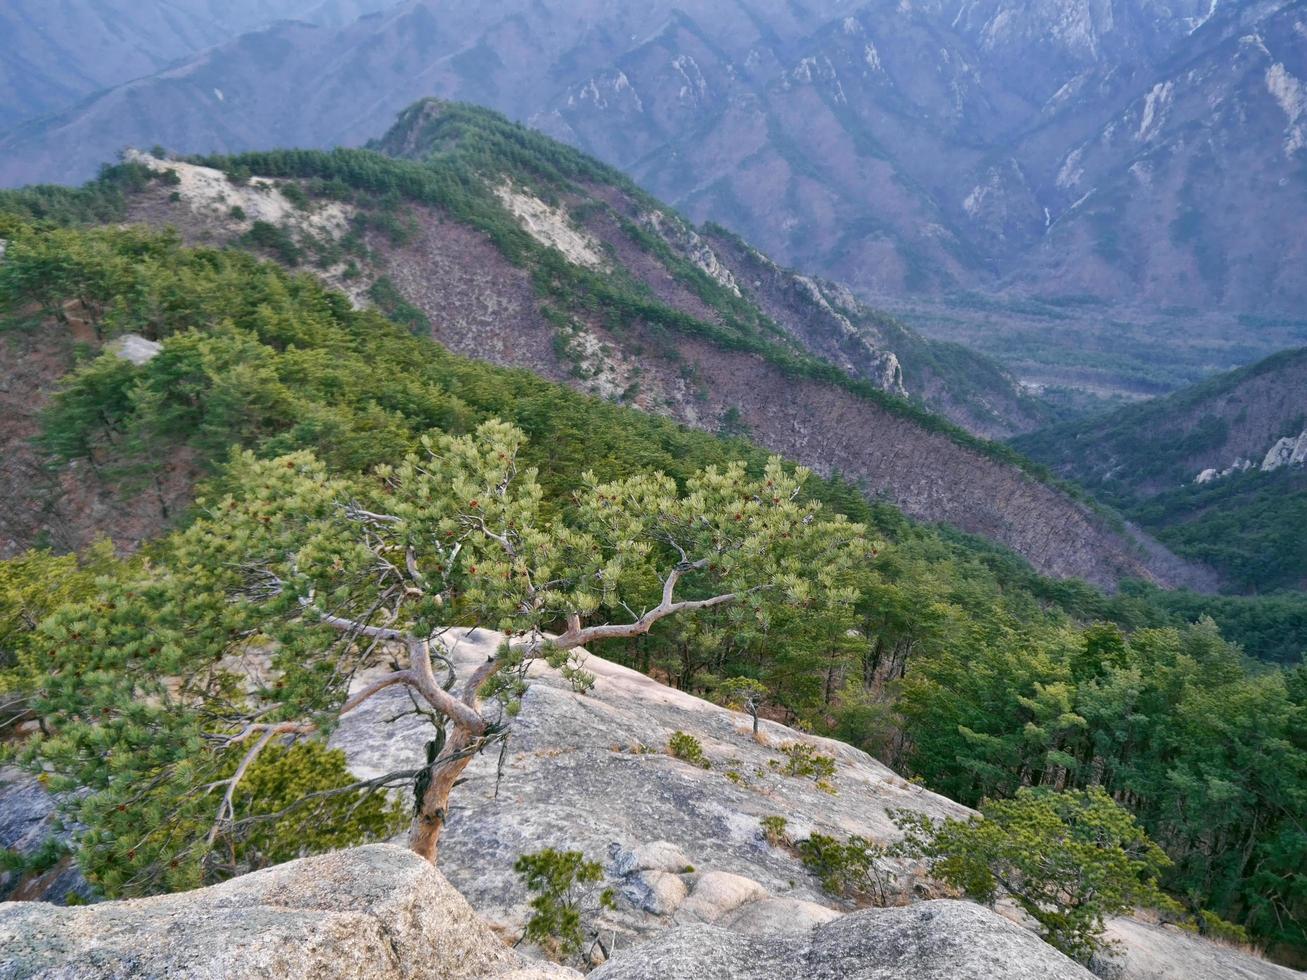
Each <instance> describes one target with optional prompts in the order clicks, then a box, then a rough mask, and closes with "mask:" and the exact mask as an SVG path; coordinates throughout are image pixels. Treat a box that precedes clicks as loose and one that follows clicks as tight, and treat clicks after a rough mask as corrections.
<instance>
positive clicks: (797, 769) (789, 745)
mask: <svg viewBox="0 0 1307 980" xmlns="http://www.w3.org/2000/svg"><path fill="white" fill-rule="evenodd" d="M781 751H782V752H783V753H784V754H785V762H783V763H781V762H777V761H776V760H775V759H772V760H770V761H769V762H768V765H769V766H771V767H772V768H773V769H777V770H779V771H780V772H782V773H784V774H785V775H786V776H797V777H799V778H806V779H811V780H812V781H813V782H814V783H816V784H817V786H818V787H819V788H821V789H823V790H825V791H826V792H828V793H833V792H834V791H835V785H834V783H832V782H831V780H832V779H834V778H835V757H834V756H829V755H822V754H821V753H820V752H818V751H817V750H816V749H815V748H813V747H812V746H811V745H809V744H808V743H807V742H786V743H785V744H784V745H782V746H781Z"/></svg>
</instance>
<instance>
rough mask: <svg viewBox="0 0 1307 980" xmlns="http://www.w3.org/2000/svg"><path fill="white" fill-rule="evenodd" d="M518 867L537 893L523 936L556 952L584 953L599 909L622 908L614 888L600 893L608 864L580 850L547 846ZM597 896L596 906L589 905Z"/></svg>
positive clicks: (527, 856) (529, 888)
mask: <svg viewBox="0 0 1307 980" xmlns="http://www.w3.org/2000/svg"><path fill="white" fill-rule="evenodd" d="M513 870H514V871H516V872H517V874H518V876H519V877H520V878H521V879H522V883H523V884H525V885H526V888H527V891H529V892H531V893H532V895H533V896H534V897H533V898H532V899H531V909H532V915H531V918H530V919H528V920H527V924H526V931H525V932H524V933H523V938H524V939H527V940H529V941H531V942H533V943H536V944H537V945H538V946H540V947H541V948H543V949H545V950H547V951H549V952H550V953H552V954H553V955H555V956H560V957H561V956H567V955H570V954H572V953H576V952H578V951H580V949H581V947H582V946H583V945H584V944H585V941H586V938H587V933H588V932H590V930H589V929H588V928H587V922H586V920H587V918H588V917H589V916H591V915H593V914H594V913H596V912H598V911H599V909H602V908H614V907H616V901H615V898H614V895H613V890H612V889H611V888H605V889H603V890H602V891H601V892H599V894H598V895H597V896H596V895H595V894H594V891H595V889H594V887H593V886H594V885H596V884H597V883H598V882H600V881H601V880H602V879H603V867H602V866H601V865H600V864H599V862H598V861H587V860H586V859H585V855H584V854H582V853H581V852H580V851H557V850H554V849H553V848H547V849H546V850H543V851H536V852H535V853H534V854H523V855H522V856H521V857H520V858H518V859H517V861H516V862H515V863H514V865H513ZM592 899H593V900H594V905H592V906H587V905H586V904H585V903H586V902H588V901H591V900H592Z"/></svg>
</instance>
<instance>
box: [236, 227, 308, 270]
mask: <svg viewBox="0 0 1307 980" xmlns="http://www.w3.org/2000/svg"><path fill="white" fill-rule="evenodd" d="M242 238H243V240H244V241H245V242H246V244H249V245H254V246H257V247H259V248H263V249H267V250H268V251H269V252H272V253H273V254H274V255H275V256H276V257H277V258H279V259H280V260H281V261H282V262H284V263H286V265H299V262H300V259H301V258H302V257H303V253H302V252H301V251H300V247H299V246H298V245H296V244H295V239H294V238H292V237H291V234H290V232H289V231H287V230H286V229H285V228H282V227H280V226H279V225H274V224H270V223H269V222H267V221H256V222H254V226H253V227H252V228H250V230H249V231H247V232H246V233H245V234H244V235H243V236H242Z"/></svg>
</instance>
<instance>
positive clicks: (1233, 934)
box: [1195, 909, 1249, 946]
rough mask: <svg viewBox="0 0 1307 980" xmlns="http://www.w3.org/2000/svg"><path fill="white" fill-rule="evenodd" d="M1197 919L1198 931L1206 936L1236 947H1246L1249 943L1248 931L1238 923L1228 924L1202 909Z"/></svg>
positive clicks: (1214, 914) (1213, 913)
mask: <svg viewBox="0 0 1307 980" xmlns="http://www.w3.org/2000/svg"><path fill="white" fill-rule="evenodd" d="M1195 918H1196V919H1197V921H1198V931H1199V932H1200V933H1202V934H1203V935H1204V936H1207V937H1209V938H1211V939H1219V940H1220V941H1221V942H1225V943H1231V944H1233V945H1236V946H1244V945H1247V944H1248V942H1249V939H1248V930H1247V929H1245V928H1244V927H1243V926H1241V925H1238V924H1237V923H1234V922H1227V921H1226V920H1225V919H1222V918H1221V917H1220V916H1219V915H1217V914H1216V913H1215V912H1210V911H1208V910H1207V909H1200V910H1199V912H1198V915H1196V916H1195Z"/></svg>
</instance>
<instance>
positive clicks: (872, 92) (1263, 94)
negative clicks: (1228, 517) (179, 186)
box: [0, 0, 1307, 353]
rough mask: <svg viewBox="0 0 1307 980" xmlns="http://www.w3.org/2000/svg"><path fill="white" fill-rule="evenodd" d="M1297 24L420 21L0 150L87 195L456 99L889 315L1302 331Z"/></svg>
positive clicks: (291, 49)
mask: <svg viewBox="0 0 1307 980" xmlns="http://www.w3.org/2000/svg"><path fill="white" fill-rule="evenodd" d="M1301 14H1302V4H1301V3H1300V2H1297V0H1293V2H1290V0H1279V2H1272V0H1262V2H1259V3H1256V4H1253V5H1250V6H1244V7H1240V8H1239V9H1237V10H1234V9H1230V8H1226V7H1217V8H1214V9H1212V8H1210V5H1209V4H1208V3H1206V2H1198V0H1193V2H1188V0H1186V2H1185V3H1182V4H1178V5H1171V6H1162V5H1159V4H1151V3H1149V4H1143V5H1142V6H1141V7H1140V8H1139V9H1136V5H1133V4H1126V3H1120V2H1115V3H1111V4H1106V5H1103V6H1102V7H1101V9H1100V8H1099V7H1096V6H1094V5H1090V4H1087V3H1081V2H1079V0H1046V2H1044V3H1040V4H1035V5H1026V6H1020V7H1018V6H1014V5H1012V4H1008V3H1003V2H995V3H990V4H984V5H977V4H965V5H963V4H948V3H943V2H935V3H919V4H914V5H897V6H896V5H894V4H891V3H890V2H889V0H874V2H863V3H857V2H853V0H844V2H834V0H830V2H826V3H824V4H820V5H817V6H815V7H811V8H803V11H802V13H798V12H796V10H795V9H790V8H788V7H786V6H785V5H783V4H779V3H773V2H771V0H749V2H748V3H744V4H735V5H730V6H713V5H707V4H697V5H696V4H691V5H689V6H676V7H673V6H671V5H669V4H664V3H659V4H654V5H653V6H651V7H649V8H647V9H644V8H642V9H641V10H640V11H638V12H637V11H630V10H624V9H618V8H611V9H610V8H609V7H602V8H600V7H595V8H593V9H591V8H590V7H587V8H585V9H583V10H579V9H572V10H570V11H569V12H568V14H567V16H566V17H564V16H563V14H562V13H561V12H559V11H555V10H552V9H551V8H550V7H548V5H538V4H529V3H526V2H525V0H523V2H522V3H519V4H517V5H515V6H510V7H508V8H504V9H502V10H501V9H499V8H495V9H494V10H491V9H490V8H485V9H484V10H477V11H471V10H452V9H450V8H449V7H448V5H447V4H446V3H443V2H440V0H408V2H406V3H403V4H398V5H395V6H392V7H391V8H389V9H386V10H384V11H381V12H379V13H378V14H377V15H375V16H372V17H368V18H365V19H364V20H359V21H354V22H353V23H351V24H348V25H345V26H342V27H340V28H336V29H333V30H326V29H319V30H317V31H305V30H303V29H296V28H293V27H290V26H284V25H283V26H281V27H278V28H274V29H272V30H269V31H264V32H263V33H261V34H259V35H252V36H247V37H245V38H241V39H238V40H236V41H233V42H230V43H229V44H228V45H226V46H224V47H221V48H218V49H215V50H214V51H212V52H208V53H206V54H205V55H203V56H201V57H200V58H199V59H197V60H195V61H193V62H191V63H190V64H189V65H188V66H186V67H185V68H183V69H181V70H180V71H173V72H170V73H166V74H164V75H160V76H157V77H155V78H153V79H143V80H141V81H140V82H137V83H132V85H130V86H128V87H127V88H124V89H120V90H116V91H115V92H110V93H108V94H106V95H104V96H102V97H100V98H99V99H97V100H95V101H94V102H93V103H91V104H89V105H88V106H86V107H84V108H83V109H81V110H79V111H78V112H76V113H73V114H70V115H66V116H65V117H63V118H61V119H59V120H55V121H52V122H49V123H47V124H45V128H44V130H43V131H28V132H27V133H25V134H10V135H9V136H8V137H4V138H0V148H3V151H4V152H3V153H0V183H8V184H14V183H23V182H28V181H30V180H31V179H32V178H33V177H34V176H36V175H37V174H42V175H45V174H48V175H50V176H51V177H54V178H56V179H69V178H73V179H80V178H84V177H86V176H89V170H90V168H91V167H93V166H94V165H96V164H98V162H99V161H100V160H102V159H104V158H105V157H106V156H107V155H109V154H110V153H111V152H112V151H114V150H116V149H118V148H120V147H121V146H122V145H124V144H127V143H131V144H134V145H145V146H148V145H153V144H155V143H163V144H164V145H167V146H170V147H171V148H173V149H176V150H178V151H181V152H196V151H199V152H214V151H225V152H230V151H239V150H246V149H253V148H257V147H259V146H265V145H269V144H271V143H273V142H278V143H286V142H290V143H294V144H296V145H302V146H325V145H337V144H341V143H346V144H350V143H354V144H357V143H362V142H364V141H365V140H366V139H367V138H369V137H373V136H376V135H378V134H377V133H376V131H375V120H376V118H377V116H378V114H388V113H390V112H395V111H398V110H399V109H400V108H401V107H402V106H403V105H406V104H408V103H410V102H411V101H413V100H414V99H416V98H418V97H420V96H425V95H432V94H435V95H441V96H447V97H456V98H464V99H467V98H472V99H474V100H476V101H483V102H486V103H488V104H490V105H491V106H492V107H495V108H497V109H501V110H504V111H507V112H509V113H510V115H512V116H514V117H516V118H518V119H522V120H527V121H530V122H532V123H533V124H534V125H536V126H538V127H540V128H542V129H543V130H544V131H546V132H547V133H549V134H551V135H554V136H559V137H563V138H565V139H566V140H567V141H568V142H571V143H573V144H575V145H578V146H579V147H581V148H583V149H585V150H586V151H587V152H590V153H592V154H595V155H597V156H599V157H601V158H603V159H606V160H608V161H609V162H611V163H614V164H616V165H619V166H621V167H623V168H625V169H626V170H628V171H629V172H630V173H631V174H632V175H633V176H635V177H636V179H637V180H638V181H639V182H640V183H642V184H644V185H645V186H648V187H649V188H650V189H651V190H652V191H653V192H654V193H655V194H656V195H658V196H659V197H661V198H663V199H666V200H669V201H671V202H672V203H673V204H675V205H677V206H678V207H680V208H682V209H683V210H685V211H686V212H687V213H688V214H689V216H690V217H691V218H692V219H694V220H696V221H701V220H703V219H705V218H712V219H714V220H717V221H719V222H723V223H726V224H730V225H732V226H735V227H737V228H738V230H740V231H741V232H742V233H744V234H745V235H746V237H748V238H749V239H750V240H752V241H755V242H757V243H759V244H760V245H761V246H762V247H763V248H764V249H765V250H766V251H767V252H768V253H769V254H772V255H775V256H776V257H777V258H778V259H779V261H781V262H782V264H786V265H795V266H801V267H804V268H809V269H814V270H817V271H820V272H822V273H823V274H825V275H827V276H830V277H832V278H835V279H838V280H841V281H845V282H848V283H850V285H852V286H853V287H854V288H855V289H857V290H859V291H860V292H862V293H864V294H871V295H876V296H879V295H881V294H886V295H899V294H902V293H903V292H904V291H905V290H906V291H909V292H914V293H915V292H920V291H921V290H923V289H925V290H927V291H933V292H939V291H940V290H951V289H957V288H984V289H986V290H989V291H995V290H998V291H999V293H1002V292H1003V291H1008V292H1013V291H1014V292H1013V295H1023V294H1030V293H1032V292H1034V293H1037V294H1042V295H1075V294H1082V293H1089V294H1094V295H1098V296H1100V297H1101V298H1104V299H1107V300H1110V301H1113V302H1125V301H1137V300H1143V301H1146V302H1149V303H1155V304H1161V305H1167V304H1175V303H1186V302H1191V301H1193V300H1194V299H1195V298H1201V299H1202V300H1203V301H1204V302H1206V303H1210V304H1212V305H1213V306H1214V307H1215V308H1221V309H1225V310H1232V311H1250V312H1255V311H1258V310H1281V311H1291V310H1296V309H1298V308H1300V307H1301V305H1302V302H1303V300H1304V298H1307V282H1304V280H1303V277H1301V276H1300V275H1299V274H1298V272H1297V270H1298V269H1300V268H1301V267H1302V266H1303V263H1302V261H1301V258H1302V257H1301V256H1300V255H1299V254H1298V253H1297V252H1295V251H1294V250H1293V249H1290V250H1288V251H1287V252H1285V251H1284V250H1276V251H1274V252H1270V251H1267V250H1266V249H1265V248H1262V247H1261V246H1260V245H1259V244H1258V243H1259V242H1261V240H1262V239H1261V238H1260V237H1259V236H1258V234H1257V233H1255V232H1254V229H1256V228H1259V227H1265V228H1276V229H1282V230H1283V229H1290V228H1292V227H1295V226H1296V225H1299V224H1301V223H1302V220H1303V218H1304V213H1303V209H1302V203H1301V201H1300V197H1301V195H1298V194H1297V193H1296V189H1297V188H1300V187H1301V185H1302V182H1303V180H1304V173H1303V171H1302V167H1301V164H1302V159H1303V158H1302V156H1301V154H1300V153H1299V144H1298V143H1297V142H1296V137H1294V136H1293V133H1295V132H1297V130H1296V129H1295V128H1294V127H1295V126H1297V125H1298V123H1296V122H1295V119H1296V118H1297V116H1296V115H1295V113H1300V112H1301V111H1302V109H1301V106H1300V104H1299V103H1300V102H1301V99H1299V98H1298V96H1297V95H1295V93H1300V91H1301V82H1300V81H1299V80H1300V79H1301V78H1304V77H1307V62H1304V61H1303V60H1302V52H1301V51H1299V50H1298V47H1299V46H1298V45H1296V44H1295V43H1294V40H1293V39H1294V38H1295V37H1296V36H1297V35H1296V34H1295V31H1296V30H1298V27H1296V26H1295V25H1300V24H1301V23H1302V19H1301ZM560 18H561V19H560ZM587 23H588V24H591V25H594V26H592V27H591V28H589V29H586V28H584V27H582V26H579V25H583V24H587ZM1194 25H1197V26H1194ZM1259 31H1260V32H1261V33H1258V32H1259ZM1249 32H1251V33H1249ZM1246 37H1253V38H1257V43H1256V44H1253V43H1251V42H1250V43H1244V41H1243V40H1241V38H1246ZM1139 38H1143V40H1139ZM533 39H534V40H533ZM1231 52H1235V53H1236V54H1237V55H1238V57H1237V58H1236V59H1235V61H1236V62H1237V63H1238V64H1239V65H1240V66H1242V67H1240V69H1239V71H1238V72H1235V73H1231V72H1228V71H1224V70H1223V68H1224V66H1227V65H1229V64H1231V57H1232V56H1231ZM1032 64H1036V65H1039V66H1041V67H1040V69H1039V70H1038V71H1031V70H1028V69H1027V67H1025V66H1029V65H1032ZM1014 65H1015V66H1016V67H1013V66H1014ZM324 70H327V71H330V72H331V73H332V74H333V76H334V78H333V79H324V78H322V77H321V73H322V72H323V71H324ZM539 79H547V81H546V82H545V83H544V84H540V82H539V81H538V80H539ZM528 80H530V81H529V83H528ZM270 92H277V93H279V95H278V96H277V97H276V98H272V99H269V98H268V93H270ZM377 92H382V93H384V95H382V96H378V95H377V94H376V93H377ZM280 93H284V96H283V95H281V94H280ZM129 103H130V104H134V105H138V106H144V107H145V108H143V109H141V110H140V112H137V113H129V112H127V111H126V107H127V105H128V104H129ZM1209 105H1210V106H1215V107H1216V110H1215V111H1216V117H1215V118H1216V122H1215V123H1211V124H1209V123H1204V122H1203V121H1202V120H1203V119H1204V118H1206V117H1205V115H1204V114H1205V113H1207V109H1206V108H1205V107H1207V106H1209ZM1145 123H1147V125H1145ZM1195 127H1198V128H1195ZM1204 127H1206V128H1205V129H1204ZM274 137H275V138H274ZM1254 214H1255V215H1257V216H1258V217H1259V221H1254V220H1250V219H1249V217H1248V216H1249V215H1254ZM1261 219H1264V220H1261ZM1285 240H1286V241H1288V240H1292V239H1285ZM1247 254H1255V255H1256V256H1257V261H1256V262H1252V261H1246V260H1245V258H1244V256H1245V255H1247ZM1141 257H1142V258H1141ZM1236 258H1237V261H1236ZM1266 270H1270V271H1266ZM1263 353H1265V351H1263Z"/></svg>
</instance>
